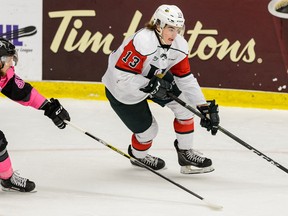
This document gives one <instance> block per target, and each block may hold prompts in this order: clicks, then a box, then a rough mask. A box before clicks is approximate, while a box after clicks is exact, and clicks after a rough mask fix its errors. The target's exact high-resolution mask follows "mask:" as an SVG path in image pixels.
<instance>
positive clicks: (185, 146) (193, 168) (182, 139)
mask: <svg viewBox="0 0 288 216" xmlns="http://www.w3.org/2000/svg"><path fill="white" fill-rule="evenodd" d="M179 97H180V98H181V97H184V96H183V94H181V95H180V96H179ZM183 100H185V99H183ZM167 107H169V108H170V109H171V110H172V111H173V113H174V115H175V119H174V130H175V133H176V140H175V142H174V146H175V148H176V151H177V154H178V162H179V164H180V166H181V173H186V174H192V173H205V172H211V171H213V170H214V169H213V167H212V161H211V160H210V159H209V158H206V157H203V156H201V154H199V152H196V151H195V150H194V148H193V147H194V146H193V144H194V142H193V139H194V115H193V113H191V112H189V110H187V109H186V108H185V107H183V106H181V105H180V104H179V103H177V102H175V101H172V102H170V103H168V104H167Z"/></svg>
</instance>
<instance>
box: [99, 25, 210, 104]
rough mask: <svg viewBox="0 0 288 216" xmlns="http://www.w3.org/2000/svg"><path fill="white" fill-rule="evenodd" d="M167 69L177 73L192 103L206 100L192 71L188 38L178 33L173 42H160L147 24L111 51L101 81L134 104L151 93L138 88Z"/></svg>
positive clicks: (175, 76)
mask: <svg viewBox="0 0 288 216" xmlns="http://www.w3.org/2000/svg"><path fill="white" fill-rule="evenodd" d="M167 71H170V72H171V73H172V74H173V75H174V80H175V82H176V84H177V86H178V88H179V89H180V90H181V91H182V92H183V93H184V96H185V97H186V99H187V100H188V101H187V102H188V103H189V104H191V105H194V106H195V105H199V104H205V103H206V100H205V98H204V96H203V93H202V91H201V89H200V86H199V84H198V82H197V80H196V78H195V77H194V76H193V74H192V73H191V72H190V64H189V60H188V44H187V41H186V40H185V39H184V38H183V37H182V36H180V35H177V36H176V38H175V40H174V41H173V43H172V45H171V46H166V45H161V44H160V41H159V39H158V37H157V35H156V33H155V32H154V31H152V30H150V29H147V28H143V29H141V30H139V31H138V32H136V33H135V34H134V35H132V36H131V37H130V38H128V39H127V40H125V41H124V42H123V43H122V45H121V46H120V47H119V48H118V49H117V50H115V51H114V52H112V53H111V54H110V56H109V62H108V68H107V71H106V72H105V74H104V76H103V77H102V82H103V83H104V85H105V86H106V88H107V89H108V90H109V91H110V92H111V93H112V95H113V96H114V97H115V98H116V99H117V100H119V101H120V102H122V103H124V104H135V103H138V102H140V101H142V100H144V99H145V98H147V96H148V94H146V93H144V92H142V91H140V90H139V89H140V88H142V87H145V86H147V84H148V82H149V80H150V79H151V78H152V77H153V75H157V74H165V73H166V72H167Z"/></svg>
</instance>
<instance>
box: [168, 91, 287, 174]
mask: <svg viewBox="0 0 288 216" xmlns="http://www.w3.org/2000/svg"><path fill="white" fill-rule="evenodd" d="M168 95H169V97H171V98H172V99H173V100H175V101H176V102H177V103H179V104H180V105H182V106H183V107H185V108H187V109H188V110H190V111H191V112H192V113H194V114H195V115H197V116H198V117H200V118H201V119H202V118H205V117H204V116H203V115H202V114H201V113H200V112H198V111H197V110H196V109H194V108H193V107H191V106H189V105H188V104H187V103H185V102H184V101H182V100H181V99H180V98H178V97H176V96H175V95H174V94H172V93H171V92H168ZM218 130H219V131H221V132H222V133H224V134H225V135H227V136H229V137H230V138H232V139H233V140H235V141H236V142H238V143H240V144H241V145H243V146H244V147H246V148H247V149H249V150H251V151H253V152H254V153H255V154H257V155H258V156H261V157H262V158H264V159H265V160H266V161H268V162H270V163H271V164H273V165H275V166H276V167H278V168H279V169H281V170H283V171H284V172H286V173H288V169H287V168H286V167H284V166H282V165H281V164H279V163H277V162H276V161H274V160H273V159H272V158H270V157H268V156H267V155H265V154H263V153H262V152H260V151H259V150H257V149H256V148H254V147H252V146H251V145H249V144H248V143H246V142H244V141H243V140H242V139H240V138H239V137H237V136H235V135H234V134H232V133H231V132H229V131H228V130H226V129H225V128H223V127H221V126H220V125H219V126H218Z"/></svg>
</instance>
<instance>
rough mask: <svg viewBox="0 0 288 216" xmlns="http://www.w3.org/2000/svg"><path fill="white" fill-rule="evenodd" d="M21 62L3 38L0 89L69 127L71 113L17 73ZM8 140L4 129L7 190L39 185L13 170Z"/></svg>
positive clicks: (2, 176)
mask: <svg viewBox="0 0 288 216" xmlns="http://www.w3.org/2000/svg"><path fill="white" fill-rule="evenodd" d="M17 61H18V56H17V52H16V50H15V46H14V45H13V44H12V43H10V42H9V41H8V40H6V39H4V38H0V91H1V93H2V94H4V95H5V96H6V97H8V98H10V99H11V100H13V101H16V102H18V103H19V104H22V105H24V106H31V107H33V108H35V109H38V110H44V115H45V116H47V117H49V118H50V119H52V121H53V122H54V124H55V125H56V126H57V127H58V128H60V129H63V128H65V126H66V124H65V123H64V122H63V120H68V121H70V117H69V114H68V112H67V111H66V110H65V109H64V108H63V107H62V106H61V104H60V103H59V101H58V100H57V99H53V98H51V99H50V101H49V100H47V99H46V98H45V97H44V96H42V95H41V94H40V93H38V91H37V90H36V89H35V88H33V87H32V86H31V85H30V84H29V83H27V82H25V81H23V80H22V79H21V78H20V77H19V76H17V75H16V74H15V68H14V66H13V65H14V64H15V65H16V64H17ZM7 144H8V142H7V140H6V138H5V135H4V133H3V132H2V131H1V130H0V181H1V185H2V187H3V189H4V190H16V191H20V192H30V191H33V190H34V188H35V183H34V182H33V181H30V180H29V179H26V178H23V177H21V176H20V175H19V174H17V173H16V172H13V168H12V164H11V160H10V157H9V154H8V151H7Z"/></svg>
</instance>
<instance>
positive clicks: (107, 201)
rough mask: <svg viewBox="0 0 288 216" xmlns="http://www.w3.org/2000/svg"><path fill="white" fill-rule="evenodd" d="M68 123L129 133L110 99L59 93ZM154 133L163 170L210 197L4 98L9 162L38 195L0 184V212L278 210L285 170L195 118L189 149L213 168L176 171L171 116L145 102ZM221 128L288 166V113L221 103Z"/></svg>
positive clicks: (128, 214) (103, 214)
mask: <svg viewBox="0 0 288 216" xmlns="http://www.w3.org/2000/svg"><path fill="white" fill-rule="evenodd" d="M60 101H61V103H62V104H63V105H64V107H65V108H66V109H67V110H68V111H69V112H70V115H71V118H72V120H71V122H72V123H74V124H75V125H77V126H78V127H80V128H82V129H84V130H85V131H87V132H89V133H91V134H93V135H95V136H96V137H98V138H100V139H102V140H104V141H105V142H107V143H109V144H110V145H112V146H114V147H115V148H118V149H120V150H121V151H123V152H125V153H126V152H127V146H128V144H129V143H130V137H131V133H130V132H129V131H128V129H126V127H125V126H124V124H123V123H122V122H121V121H120V120H119V119H118V117H117V116H116V114H114V112H113V111H112V109H111V108H110V106H109V104H108V102H106V101H85V100H73V99H61V100H60ZM150 106H151V109H152V112H153V114H154V116H155V117H156V119H157V121H158V124H159V134H158V136H157V138H156V139H155V142H154V145H153V147H152V149H151V151H150V153H151V154H153V155H157V156H159V157H161V158H163V159H164V160H165V161H166V164H167V169H166V170H162V171H159V173H161V174H162V175H164V176H166V177H167V178H169V179H171V180H172V181H174V182H176V183H178V184H180V185H182V186H183V187H185V188H187V189H189V190H190V191H192V192H194V193H196V194H198V195H200V196H201V197H203V198H205V200H207V201H210V202H212V203H215V204H219V205H222V206H223V207H224V208H223V209H222V210H213V209H211V208H209V207H207V205H206V203H205V202H203V201H202V200H201V199H199V198H197V197H195V196H193V195H191V194H190V193H187V192H186V191H184V190H182V189H180V188H179V187H177V186H175V185H173V184H171V183H169V182H168V181H166V180H164V179H163V178H160V177H159V176H157V175H155V174H154V173H152V172H150V171H148V170H145V169H141V168H136V167H133V166H132V165H131V164H130V161H129V160H128V159H127V158H125V157H124V156H122V155H120V154H118V153H117V152H115V151H113V150H111V149H110V148H107V147H106V146H104V145H103V144H101V143H99V142H97V141H96V140H94V139H92V138H90V137H88V136H87V135H85V134H84V133H81V132H80V131H78V130H75V129H74V128H72V127H70V126H67V128H65V129H64V130H59V129H58V128H56V127H55V126H54V125H53V123H52V122H51V120H49V119H47V118H46V117H45V116H44V115H43V112H42V111H36V110H34V109H32V108H27V107H23V106H21V105H18V104H17V103H14V102H12V101H10V100H8V99H5V98H0V113H1V114H0V115H1V117H0V119H1V123H0V125H1V130H2V131H4V132H5V135H6V138H7V139H8V141H9V145H8V149H9V153H10V156H11V159H12V162H13V167H14V169H15V170H18V171H19V172H20V173H21V175H22V176H25V177H28V178H29V179H31V180H33V181H35V182H36V184H37V192H36V193H15V192H14V193H12V192H2V191H0V216H51V215H53V216H92V215H93V216H114V215H115V216H119V215H125V216H132V215H137V216H144V215H145V216H146V215H153V216H154V215H155V216H172V215H173V216H174V215H179V216H181V215H191V216H192V215H197V216H208V215H209V216H220V215H221V216H271V215H279V216H284V215H287V214H288V210H287V206H286V205H287V204H288V173H287V172H284V171H283V170H281V169H279V168H278V167H276V166H275V165H273V164H271V163H269V162H268V161H266V160H265V159H263V158H262V157H260V156H258V155H257V154H255V153H254V152H253V151H250V150H248V149H247V148H245V147H243V146H242V145H240V144H239V143H238V142H236V141H234V140H233V139H231V138H229V137H227V136H226V135H225V134H223V133H221V132H219V133H218V134H217V135H216V136H212V135H211V134H210V133H208V132H207V131H205V130H204V129H203V128H201V127H200V125H199V119H198V118H197V117H196V119H197V121H196V131H195V148H196V149H198V150H200V151H201V152H202V153H204V155H205V156H207V157H210V158H211V159H213V163H214V167H215V171H214V172H212V173H209V174H201V175H183V174H180V172H179V170H180V168H179V165H178V162H177V155H176V152H175V150H174V147H173V141H174V139H175V135H174V132H173V127H172V121H173V115H172V113H171V112H170V110H169V109H167V108H161V107H159V106H157V105H156V104H152V103H151V104H150ZM220 116H221V126H222V127H223V128H225V129H227V130H228V131H230V132H231V133H233V134H234V135H236V136H238V137H239V138H240V139H242V140H243V141H245V142H247V143H248V144H249V145H251V146H253V147H254V148H256V149H258V150H259V151H261V152H262V153H264V154H266V155H267V156H269V157H270V158H272V159H273V160H275V161H276V162H278V163H279V164H281V165H282V166H284V167H286V168H288V111H287V110H286V111H285V110H265V109H248V108H232V107H220Z"/></svg>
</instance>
